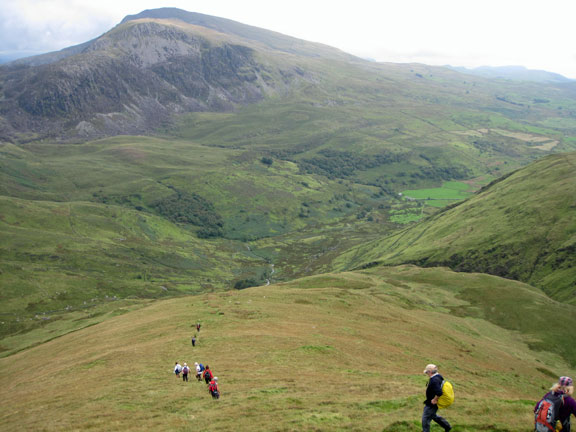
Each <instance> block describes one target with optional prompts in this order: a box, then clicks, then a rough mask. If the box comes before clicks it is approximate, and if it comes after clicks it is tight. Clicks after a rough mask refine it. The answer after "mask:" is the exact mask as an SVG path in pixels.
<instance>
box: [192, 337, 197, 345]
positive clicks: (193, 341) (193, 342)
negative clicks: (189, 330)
mask: <svg viewBox="0 0 576 432" xmlns="http://www.w3.org/2000/svg"><path fill="white" fill-rule="evenodd" d="M192 346H193V347H195V346H196V336H192Z"/></svg>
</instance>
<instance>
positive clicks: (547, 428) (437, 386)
mask: <svg viewBox="0 0 576 432" xmlns="http://www.w3.org/2000/svg"><path fill="white" fill-rule="evenodd" d="M424 374H425V375H427V376H428V378H429V379H428V384H427V386H426V400H425V401H424V411H423V413H422V432H430V423H431V422H432V421H435V422H436V423H438V425H440V426H441V427H442V428H443V429H444V431H446V432H448V431H450V430H452V426H451V425H450V423H449V422H448V420H446V419H445V418H444V417H442V416H440V415H438V409H439V408H445V407H447V406H450V404H452V402H453V401H454V390H453V388H452V384H450V382H448V381H446V380H445V379H444V377H442V375H440V374H439V373H438V367H437V366H436V365H434V364H429V365H427V366H426V368H425V369H424ZM573 393H574V385H573V381H572V378H570V377H568V376H561V377H560V378H559V379H558V382H556V383H554V385H553V386H552V388H551V389H550V391H549V392H548V393H546V394H545V395H544V396H543V397H542V399H540V401H539V402H538V403H537V404H536V406H535V407H534V432H558V431H562V432H570V415H573V416H576V400H574V398H573V396H572V395H573Z"/></svg>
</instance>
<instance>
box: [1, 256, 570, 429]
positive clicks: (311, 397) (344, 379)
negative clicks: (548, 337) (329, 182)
mask: <svg viewBox="0 0 576 432" xmlns="http://www.w3.org/2000/svg"><path fill="white" fill-rule="evenodd" d="M463 287H467V288H463ZM489 287H492V289H493V290H496V291H498V290H501V291H506V292H509V293H510V298H509V299H508V300H505V301H502V302H501V303H499V302H498V298H497V297H496V296H489V297H488V296H482V294H481V293H482V291H483V289H484V288H489ZM474 293H475V294H474ZM510 301H512V302H514V304H515V306H516V308H515V311H516V312H518V314H517V315H514V316H510V315H508V314H507V313H506V312H507V311H508V310H509V308H510ZM535 307H536V308H538V310H539V311H541V312H542V317H543V318H542V319H546V317H548V316H554V315H555V314H558V313H560V311H563V312H562V313H563V314H564V315H566V306H562V305H559V304H558V303H555V302H553V301H550V300H549V299H548V298H546V297H545V296H544V295H542V294H541V293H540V292H539V291H538V290H535V289H533V288H532V287H529V286H526V285H523V284H520V283H517V282H512V281H506V280H503V279H499V278H496V277H490V276H486V275H470V274H458V273H453V272H450V271H447V270H445V269H417V268H415V267H400V268H396V269H391V268H390V269H383V268H379V269H370V270H369V271H365V272H355V273H345V274H339V275H337V274H332V275H323V276H318V277H313V278H308V279H303V280H298V281H294V282H293V283H289V284H282V285H279V286H270V287H260V288H253V289H248V290H244V291H240V292H229V293H219V294H207V295H201V296H195V297H183V298H179V299H173V300H168V301H162V302H157V303H155V304H153V305H150V306H149V307H146V308H144V309H140V310H137V311H133V312H127V313H125V314H124V315H121V316H117V317H114V318H111V319H109V320H107V321H105V322H103V323H100V324H97V325H93V326H91V327H88V328H85V329H83V330H80V331H76V332H74V333H70V334H68V335H65V336H63V337H60V338H58V339H54V340H52V341H50V342H48V343H45V344H42V345H39V346H36V347H33V348H30V349H28V350H25V351H21V352H19V353H17V354H14V355H12V356H10V357H8V358H4V359H0V384H1V385H0V396H1V397H2V400H3V401H4V405H3V415H2V417H1V418H0V427H1V428H3V429H6V430H14V431H20V430H36V429H43V430H46V431H52V430H62V429H82V430H85V429H89V428H92V429H95V430H108V431H117V430H118V431H119V430H129V431H139V430H152V429H153V430H160V431H163V430H186V429H194V430H220V431H222V430H226V431H232V430H234V431H244V430H246V431H248V430H255V429H256V430H270V431H280V430H294V429H297V430H301V431H313V430H319V429H320V430H335V431H340V430H342V431H343V430H358V431H364V430H366V431H367V430H384V431H386V432H393V431H394V432H408V431H411V430H415V429H416V428H417V427H418V423H419V419H420V415H421V410H422V403H421V400H422V395H423V393H424V386H425V382H426V378H425V377H424V376H423V375H422V374H421V371H422V369H423V366H424V365H425V364H427V363H429V362H431V361H433V362H435V363H437V364H439V365H440V367H441V369H442V372H443V373H444V374H445V376H446V377H447V378H449V379H450V380H451V381H452V382H453V383H454V385H455V388H456V395H457V399H456V403H455V405H454V406H453V407H452V408H450V409H449V410H448V411H446V416H447V417H448V418H449V419H450V420H451V421H452V423H453V424H454V425H455V426H456V428H457V429H458V430H459V431H462V432H472V431H491V432H494V431H499V432H516V431H518V430H525V429H528V428H529V427H530V424H531V422H532V407H533V404H534V402H535V401H536V400H537V399H538V398H539V397H540V396H541V395H542V394H543V392H544V391H545V389H546V388H547V387H548V385H549V384H550V383H551V382H552V381H553V380H554V379H555V378H556V377H557V375H573V373H574V370H573V367H570V366H568V365H567V364H566V363H565V362H564V361H562V360H561V359H560V358H559V357H558V356H555V355H552V354H550V353H547V352H537V351H533V350H531V349H529V347H528V346H527V344H526V342H530V343H533V342H534V341H535V339H539V338H540V337H542V336H543V334H542V333H540V334H539V335H536V334H531V332H530V331H528V329H527V327H526V326H525V325H526V323H528V322H529V321H526V320H524V321H522V320H519V321H517V323H518V327H515V331H508V330H505V329H503V328H502V327H499V326H497V325H495V324H493V323H490V322H489V321H487V320H485V318H484V315H483V314H486V317H489V318H490V319H496V320H498V319H501V318H502V317H503V316H508V323H515V322H516V321H515V320H516V317H517V316H522V315H523V316H526V315H527V314H526V313H525V312H527V311H530V310H533V308H535ZM572 308H573V307H572ZM472 310H476V311H477V312H476V318H470V317H468V318H464V317H459V316H457V315H456V314H455V313H454V312H458V311H460V312H462V313H463V314H468V311H472ZM573 317H574V314H573V313H570V314H569V321H568V322H567V326H566V327H563V328H561V329H559V333H558V337H564V338H565V339H563V340H564V341H565V342H566V343H565V344H564V345H565V346H568V347H573V346H574V343H573V342H574V339H573V338H574V334H573V332H570V329H571V328H573V325H574V321H573ZM197 321H200V322H201V323H202V324H203V326H202V330H201V331H200V333H199V334H198V340H199V343H198V345H197V346H196V347H195V348H192V347H191V346H190V341H189V339H190V337H191V335H192V334H193V332H192V327H193V325H194V324H195V323H196V322H197ZM522 323H524V324H522ZM534 328H536V327H534ZM431 329H434V330H433V333H432V331H431ZM431 339H433V341H434V342H433V343H434V345H433V346H431V342H430V340H431ZM545 345H546V346H551V344H549V343H546V344H545ZM552 346H555V345H552ZM47 359H49V361H47ZM176 360H178V361H180V362H187V363H188V364H193V363H194V362H195V361H199V362H202V363H204V364H209V365H210V367H211V368H212V369H213V370H214V372H215V374H216V375H217V376H218V377H219V384H220V389H221V394H222V397H221V399H220V400H219V401H218V402H215V401H212V400H211V399H210V397H209V395H208V394H207V391H206V388H205V385H204V384H203V383H197V382H189V383H183V382H182V381H181V380H176V378H175V377H174V375H173V374H172V373H171V370H172V367H173V365H174V361H176ZM23 364H25V365H26V366H27V370H28V371H29V372H30V371H34V373H23V372H22V367H21V366H22V365H23ZM487 412H490V413H491V414H490V416H487V415H486V413H487ZM271 414H272V415H271ZM135 419H138V420H137V421H135ZM255 425H257V426H256V427H255Z"/></svg>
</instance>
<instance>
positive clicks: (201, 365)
mask: <svg viewBox="0 0 576 432" xmlns="http://www.w3.org/2000/svg"><path fill="white" fill-rule="evenodd" d="M198 366H200V372H202V371H203V370H204V365H203V364H202V363H200V364H199V365H198Z"/></svg>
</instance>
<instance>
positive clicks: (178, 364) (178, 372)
mask: <svg viewBox="0 0 576 432" xmlns="http://www.w3.org/2000/svg"><path fill="white" fill-rule="evenodd" d="M180 372H182V366H180V363H178V362H176V365H175V366H174V373H175V374H176V378H180Z"/></svg>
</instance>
